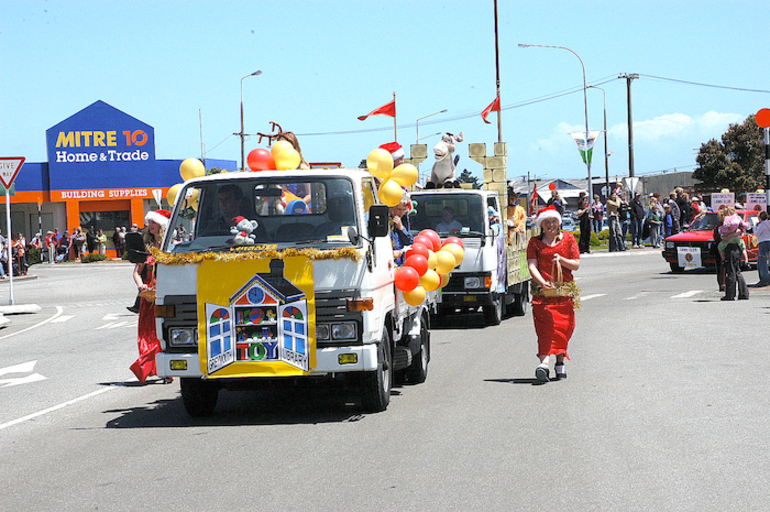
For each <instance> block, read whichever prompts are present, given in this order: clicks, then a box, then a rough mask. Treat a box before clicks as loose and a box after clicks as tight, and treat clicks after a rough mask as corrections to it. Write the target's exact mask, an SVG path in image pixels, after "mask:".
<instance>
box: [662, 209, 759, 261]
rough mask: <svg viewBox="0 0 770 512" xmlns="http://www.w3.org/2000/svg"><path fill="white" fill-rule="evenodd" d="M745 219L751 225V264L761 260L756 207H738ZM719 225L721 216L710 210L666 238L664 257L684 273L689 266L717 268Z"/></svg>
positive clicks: (748, 246)
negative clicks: (756, 232)
mask: <svg viewBox="0 0 770 512" xmlns="http://www.w3.org/2000/svg"><path fill="white" fill-rule="evenodd" d="M737 213H738V215H740V216H741V217H742V218H743V220H745V221H746V222H747V223H748V224H749V226H750V228H749V231H748V233H746V234H745V235H743V241H744V243H745V244H746V251H747V252H748V254H749V263H750V264H752V263H753V264H754V265H756V263H757V252H758V250H757V239H756V237H755V236H754V235H753V234H752V232H753V229H754V226H756V225H757V223H758V218H757V214H758V213H759V212H757V211H754V210H738V212H737ZM718 224H719V215H718V214H716V213H706V214H705V215H703V216H701V217H699V218H698V219H697V220H695V221H693V223H692V224H691V225H690V228H689V229H688V230H687V231H684V232H682V233H678V234H676V235H673V236H670V237H668V238H666V241H665V242H664V244H663V253H662V255H663V259H665V260H666V261H667V262H668V264H669V266H670V267H671V271H672V272H676V273H679V272H684V270H685V269H686V268H704V267H715V266H716V259H715V258H716V257H718V253H717V250H716V247H715V242H714V228H715V227H716V226H717V225H718Z"/></svg>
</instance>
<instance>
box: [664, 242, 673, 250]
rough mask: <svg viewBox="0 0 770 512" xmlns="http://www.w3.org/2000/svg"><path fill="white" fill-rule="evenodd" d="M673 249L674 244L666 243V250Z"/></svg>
mask: <svg viewBox="0 0 770 512" xmlns="http://www.w3.org/2000/svg"><path fill="white" fill-rule="evenodd" d="M673 248H674V242H666V249H673Z"/></svg>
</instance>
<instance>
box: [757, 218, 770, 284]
mask: <svg viewBox="0 0 770 512" xmlns="http://www.w3.org/2000/svg"><path fill="white" fill-rule="evenodd" d="M754 236H756V237H757V243H758V244H759V247H758V249H759V252H758V254H757V272H758V273H759V282H758V283H757V284H755V285H754V287H764V286H770V268H768V262H770V215H768V213H767V212H766V211H761V212H759V224H757V226H756V227H755V228H754Z"/></svg>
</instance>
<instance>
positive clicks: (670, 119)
mask: <svg viewBox="0 0 770 512" xmlns="http://www.w3.org/2000/svg"><path fill="white" fill-rule="evenodd" d="M745 118H746V116H744V115H742V114H733V113H720V112H714V111H710V112H706V113H705V114H703V115H701V116H698V117H690V116H688V115H687V114H679V113H676V114H666V115H662V116H658V117H655V118H653V119H649V120H646V121H639V122H634V140H635V141H637V140H638V141H639V142H645V141H646V142H653V141H660V140H661V139H662V140H664V141H666V142H672V141H675V140H677V139H692V138H697V139H703V142H705V141H706V140H707V139H711V138H719V137H720V136H721V135H722V134H723V133H724V132H726V131H727V129H728V127H729V126H730V124H731V123H741V122H743V120H744V119H745ZM626 133H627V125H626V124H617V125H615V126H613V127H612V128H611V129H610V135H611V136H614V137H622V138H625V137H626V136H627V135H626Z"/></svg>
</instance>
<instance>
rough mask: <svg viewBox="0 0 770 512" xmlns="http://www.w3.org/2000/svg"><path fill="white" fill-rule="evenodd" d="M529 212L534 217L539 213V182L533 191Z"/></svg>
mask: <svg viewBox="0 0 770 512" xmlns="http://www.w3.org/2000/svg"><path fill="white" fill-rule="evenodd" d="M529 214H530V215H531V216H532V217H534V216H535V215H537V183H535V189H534V190H533V191H532V197H530V198H529Z"/></svg>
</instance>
